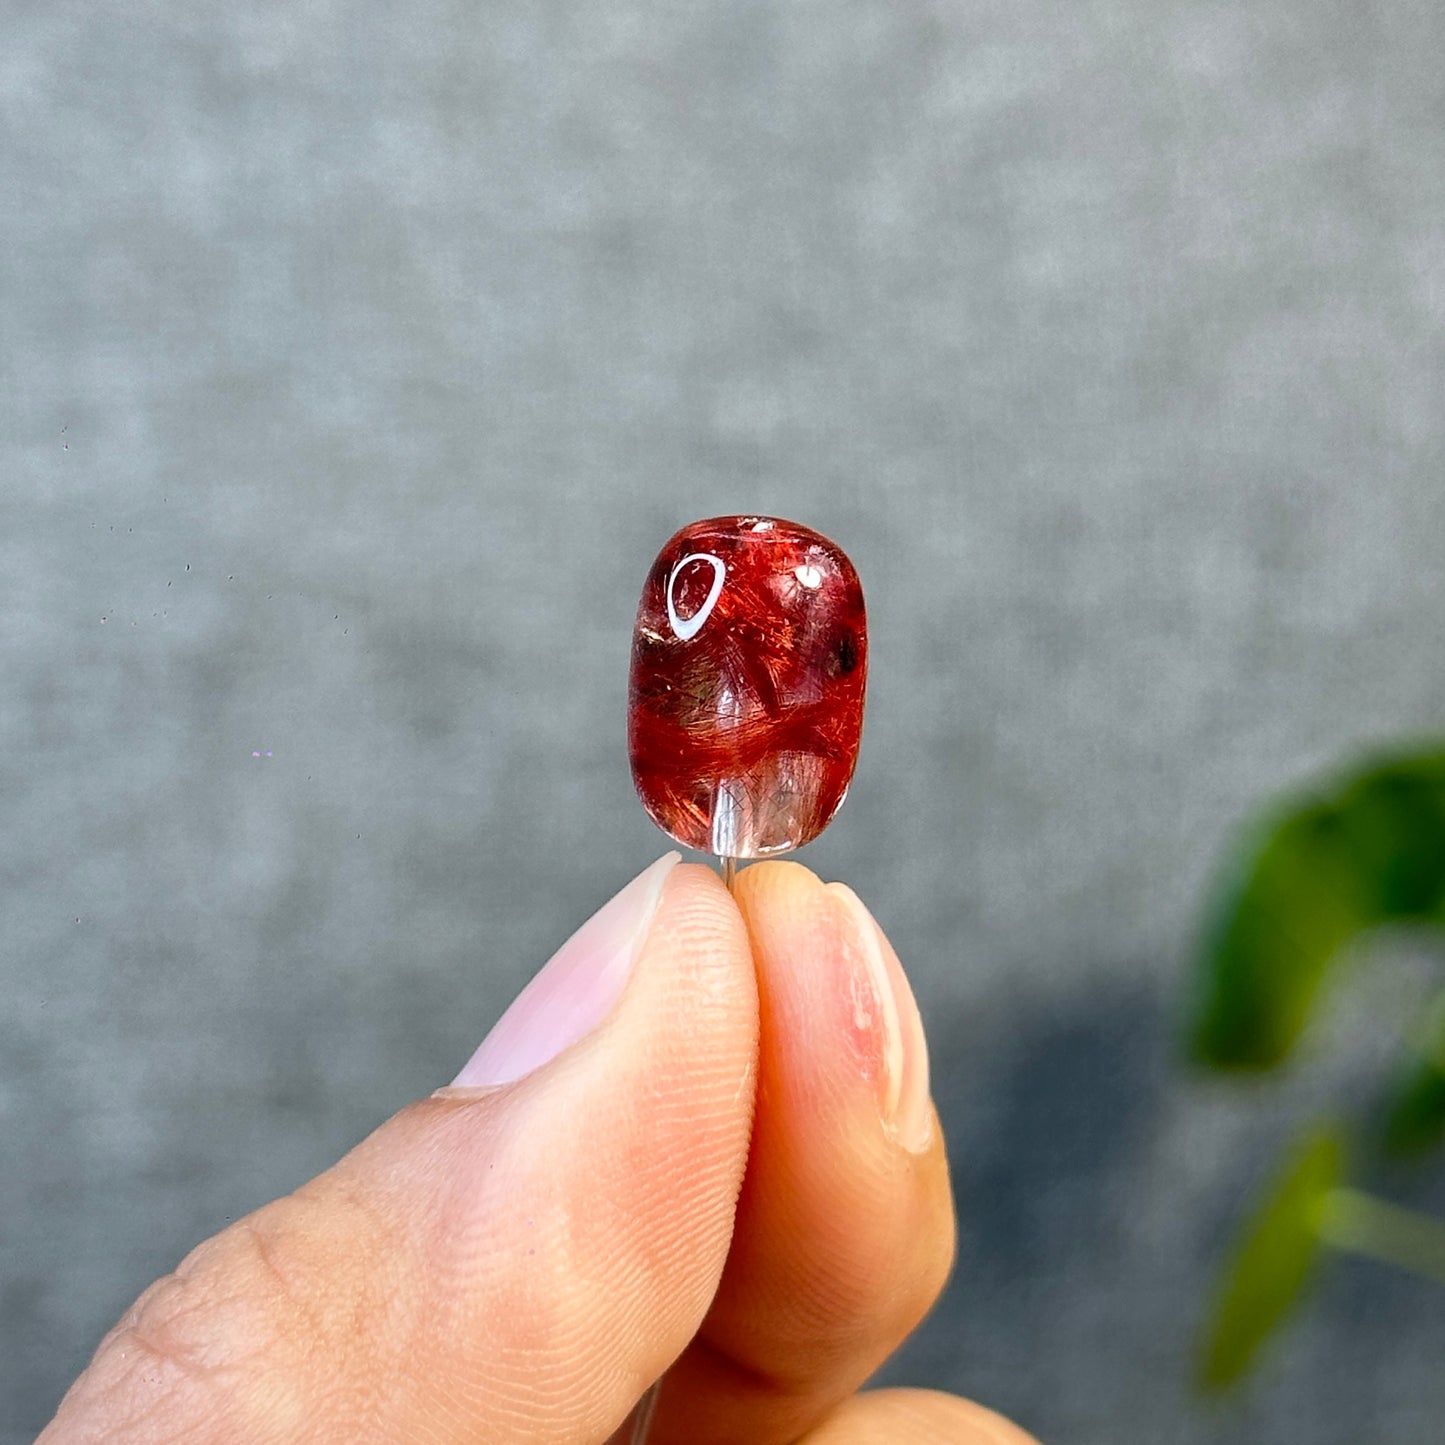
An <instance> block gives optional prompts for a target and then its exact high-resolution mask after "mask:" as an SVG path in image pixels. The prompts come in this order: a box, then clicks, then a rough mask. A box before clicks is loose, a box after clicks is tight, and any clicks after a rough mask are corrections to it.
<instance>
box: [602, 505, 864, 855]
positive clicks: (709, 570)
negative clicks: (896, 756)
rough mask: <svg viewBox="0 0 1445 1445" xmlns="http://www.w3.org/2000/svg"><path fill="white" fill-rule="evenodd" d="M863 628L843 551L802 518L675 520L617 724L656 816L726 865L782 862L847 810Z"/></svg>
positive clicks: (646, 590)
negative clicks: (770, 857)
mask: <svg viewBox="0 0 1445 1445" xmlns="http://www.w3.org/2000/svg"><path fill="white" fill-rule="evenodd" d="M867 672H868V632H867V621H866V617H865V614H864V609H863V589H862V587H861V586H860V585H859V582H858V574H857V573H856V572H855V571H854V570H853V564H852V563H851V562H850V561H849V560H848V558H847V557H846V556H845V555H844V553H843V550H842V549H841V548H840V547H838V546H837V545H836V544H835V543H833V542H830V541H829V540H828V539H827V538H826V537H823V536H820V535H819V534H818V533H817V532H814V531H812V530H810V529H809V528H807V527H800V526H799V525H798V524H797V523H796V522H783V521H779V520H778V519H777V518H775V517H716V518H713V519H712V520H710V521H706V522H694V523H693V524H692V525H691V526H690V527H684V528H683V529H682V531H680V532H679V533H678V534H677V535H676V536H675V537H674V538H673V539H672V540H671V541H670V542H669V543H668V544H667V546H665V547H664V548H663V549H662V551H661V553H660V554H659V556H658V558H657V561H656V562H654V563H653V565H652V571H651V572H650V573H649V574H648V577H647V583H646V585H645V586H644V587H643V589H642V602H641V605H640V606H639V607H638V609H637V627H636V630H635V631H634V633H633V637H632V686H631V696H630V700H629V706H628V715H627V740H628V750H629V752H630V754H631V757H632V780H633V782H634V783H635V784H636V785H637V793H638V796H639V797H640V798H641V799H642V805H643V807H644V808H646V809H647V811H648V813H649V814H650V815H651V817H652V820H653V822H655V823H656V824H657V825H658V827H659V828H661V829H662V830H663V831H664V832H665V833H668V834H670V835H671V836H672V837H673V838H675V839H676V840H677V841H678V842H679V843H681V844H683V845H684V846H685V847H688V848H697V849H699V850H701V851H703V852H708V853H716V854H718V855H719V856H720V857H724V858H757V857H761V856H763V855H765V854H768V853H783V852H786V851H787V850H788V849H789V848H796V847H798V846H799V845H800V844H802V843H806V842H808V841H809V840H810V839H812V838H816V837H817V836H818V834H819V833H821V832H822V831H823V829H824V828H826V827H827V826H828V822H829V820H830V819H831V818H832V817H833V814H834V813H836V812H837V811H838V809H839V808H840V807H841V806H842V803H843V798H844V796H845V794H846V793H847V791H848V780H849V779H850V778H851V777H852V776H853V765H854V764H855V762H856V761H857V759H858V740H859V737H860V735H861V733H862V729H863V688H864V682H865V680H866V677H867Z"/></svg>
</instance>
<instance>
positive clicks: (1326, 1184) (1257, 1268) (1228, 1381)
mask: <svg viewBox="0 0 1445 1445" xmlns="http://www.w3.org/2000/svg"><path fill="white" fill-rule="evenodd" d="M1344 1158H1345V1147H1344V1139H1343V1137H1342V1136H1341V1134H1340V1132H1339V1130H1338V1129H1337V1128H1335V1127H1333V1126H1318V1127H1316V1128H1314V1129H1312V1130H1311V1131H1310V1132H1309V1133H1308V1134H1306V1135H1305V1136H1304V1138H1303V1139H1301V1140H1300V1142H1299V1143H1298V1144H1297V1145H1296V1147H1295V1149H1294V1150H1293V1151H1292V1152H1291V1154H1290V1155H1289V1158H1288V1159H1287V1160H1286V1162H1285V1164H1284V1167H1283V1168H1282V1169H1281V1170H1280V1172H1279V1173H1278V1174H1277V1175H1276V1176H1275V1178H1274V1180H1273V1182H1272V1184H1271V1187H1270V1188H1269V1190H1268V1193H1267V1194H1266V1196H1265V1198H1264V1202H1263V1203H1262V1204H1261V1205H1260V1207H1259V1208H1258V1209H1256V1210H1255V1212H1254V1213H1253V1214H1252V1215H1251V1216H1250V1217H1249V1219H1247V1220H1246V1221H1245V1224H1244V1226H1243V1228H1242V1229H1241V1230H1240V1232H1239V1234H1238V1236H1237V1237H1236V1240H1235V1244H1234V1249H1233V1253H1232V1257H1231V1260H1230V1263H1229V1267H1228V1268H1227V1269H1226V1271H1225V1273H1224V1275H1223V1277H1222V1278H1221V1280H1220V1285H1219V1290H1218V1295H1217V1298H1216V1300H1215V1306H1214V1311H1213V1314H1212V1316H1211V1317H1210V1319H1209V1320H1208V1321H1207V1322H1206V1327H1205V1330H1204V1332H1203V1335H1202V1348H1201V1351H1200V1357H1199V1376H1198V1378H1199V1384H1200V1386H1201V1388H1203V1389H1205V1390H1222V1389H1224V1388H1226V1387H1227V1386H1229V1385H1232V1384H1234V1383H1235V1382H1236V1381H1237V1380H1238V1379H1239V1378H1240V1377H1241V1376H1242V1375H1243V1374H1244V1373H1245V1372H1246V1371H1247V1370H1248V1369H1249V1367H1250V1365H1251V1364H1252V1363H1253V1361H1254V1358H1255V1355H1256V1354H1257V1353H1258V1351H1259V1348H1260V1346H1261V1345H1263V1344H1264V1342H1265V1341H1266V1340H1267V1339H1268V1338H1269V1336H1270V1335H1271V1334H1272V1333H1273V1332H1274V1330H1275V1329H1276V1327H1277V1326H1278V1325H1279V1324H1280V1323H1281V1322H1282V1321H1283V1320H1284V1318H1285V1317H1286V1316H1287V1315H1288V1314H1289V1312H1290V1310H1291V1309H1293V1307H1294V1306H1295V1304H1296V1303H1297V1302H1298V1301H1299V1299H1300V1297H1301V1295H1302V1294H1303V1293H1304V1290H1305V1287H1306V1286H1307V1285H1308V1283H1309V1279H1310V1275H1311V1274H1312V1272H1313V1266H1314V1264H1315V1259H1316V1256H1317V1255H1318V1253H1319V1249H1320V1238H1319V1226H1320V1221H1321V1219H1322V1217H1323V1215H1324V1212H1325V1208H1326V1201H1327V1199H1328V1197H1329V1194H1330V1191H1331V1190H1333V1189H1334V1188H1335V1187H1336V1186H1337V1185H1338V1184H1339V1182H1340V1179H1341V1175H1342V1171H1343V1168H1344Z"/></svg>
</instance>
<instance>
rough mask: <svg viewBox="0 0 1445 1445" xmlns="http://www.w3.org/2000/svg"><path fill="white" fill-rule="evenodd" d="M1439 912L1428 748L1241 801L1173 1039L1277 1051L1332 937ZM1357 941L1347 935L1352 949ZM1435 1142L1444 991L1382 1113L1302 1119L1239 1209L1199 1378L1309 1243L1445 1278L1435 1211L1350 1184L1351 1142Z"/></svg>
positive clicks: (1285, 1280) (1277, 1318)
mask: <svg viewBox="0 0 1445 1445" xmlns="http://www.w3.org/2000/svg"><path fill="white" fill-rule="evenodd" d="M1398 923H1405V924H1412V925H1417V926H1423V927H1425V928H1428V929H1445V751H1442V750H1441V749H1440V748H1439V747H1438V746H1436V747H1431V748H1422V749H1419V750H1415V751H1411V752H1401V753H1397V754H1395V755H1393V756H1390V757H1385V758H1376V759H1373V760H1371V761H1369V762H1367V763H1365V764H1364V765H1362V766H1359V767H1356V768H1354V769H1351V770H1350V771H1348V772H1347V773H1345V774H1344V775H1343V776H1341V777H1339V778H1336V779H1335V780H1334V781H1333V782H1331V783H1329V784H1327V785H1326V786H1325V787H1323V788H1321V789H1319V790H1317V791H1314V792H1311V793H1309V794H1303V795H1295V796H1292V797H1290V798H1287V799H1285V800H1284V801H1283V802H1282V803H1280V804H1278V805H1276V806H1273V807H1270V808H1269V809H1268V810H1266V811H1265V812H1264V813H1263V814H1261V816H1260V817H1259V818H1258V819H1256V820H1255V821H1254V822H1253V823H1252V824H1251V825H1250V827H1249V828H1248V829H1247V830H1246V833H1245V835H1244V837H1243V839H1242V841H1241V844H1240V846H1239V847H1238V848H1237V849H1236V850H1234V852H1233V853H1232V854H1231V859H1230V863H1229V866H1228V867H1227V869H1226V870H1225V872H1224V874H1223V875H1222V877H1221V879H1220V881H1219V883H1218V885H1217V887H1216V890H1215V893H1214V896H1213V898H1212V900H1211V904H1210V907H1209V910H1208V913H1207V916H1206V926H1205V931H1204V944H1203V947H1202V949H1201V950H1200V953H1199V956H1198V959H1197V965H1196V969H1195V974H1194V984H1195V989H1194V994H1193V998H1192V1001H1191V1006H1190V1012H1189V1019H1188V1040H1189V1046H1190V1050H1191V1052H1192V1054H1193V1055H1194V1057H1195V1058H1196V1059H1197V1060H1198V1061H1199V1062H1201V1063H1202V1064H1204V1065H1206V1066H1207V1067H1210V1068H1214V1069H1219V1070H1230V1071H1241V1070H1250V1071H1255V1072H1260V1071H1265V1070H1271V1069H1275V1068H1277V1067H1278V1066H1280V1065H1281V1064H1282V1063H1284V1062H1285V1061H1286V1059H1287V1058H1288V1057H1289V1055H1290V1053H1291V1051H1292V1050H1293V1048H1294V1046H1295V1044H1296V1042H1297V1041H1298V1039H1299V1036H1300V1033H1301V1031H1302V1030H1303V1028H1304V1026H1305V1024H1306V1023H1307V1022H1308V1020H1309V1019H1310V1017H1311V1015H1312V1014H1313V1012H1314V1011H1315V1010H1316V1009H1317V1008H1318V1006H1319V1003H1320V1000H1321V997H1322V995H1323V992H1324V990H1325V987H1326V985H1327V984H1328V983H1329V981H1330V980H1331V978H1332V977H1333V975H1334V974H1335V972H1336V971H1337V968H1338V964H1339V961H1340V959H1341V958H1342V957H1343V956H1344V954H1345V953H1346V950H1345V949H1344V948H1343V945H1344V944H1345V943H1347V942H1348V941H1349V940H1351V939H1352V938H1354V937H1355V936H1356V935H1358V934H1361V933H1363V932H1365V931H1366V930H1369V929H1372V928H1375V927H1378V926H1379V925H1382V924H1398ZM1351 952H1356V951H1351ZM1442 1143H1445V992H1442V993H1441V995H1440V996H1439V998H1437V999H1436V1001H1435V1003H1434V1005H1433V1006H1432V1008H1431V1009H1430V1010H1429V1012H1428V1017H1427V1019H1426V1021H1425V1026H1424V1027H1423V1028H1422V1029H1421V1030H1420V1034H1419V1038H1418V1041H1417V1043H1416V1045H1415V1047H1414V1049H1413V1052H1412V1055H1411V1057H1410V1058H1409V1059H1408V1060H1407V1061H1406V1062H1405V1064H1404V1066H1403V1067H1402V1068H1401V1069H1400V1071H1399V1073H1398V1076H1397V1077H1396V1078H1395V1079H1394V1081H1393V1082H1392V1084H1391V1085H1390V1087H1389V1090H1388V1102H1387V1105H1386V1107H1385V1109H1384V1111H1383V1114H1382V1117H1380V1118H1379V1119H1374V1120H1365V1121H1363V1122H1362V1123H1358V1124H1356V1125H1355V1126H1353V1127H1352V1128H1350V1127H1347V1126H1345V1125H1343V1124H1341V1123H1339V1122H1336V1121H1316V1122H1313V1123H1311V1124H1310V1125H1309V1126H1308V1127H1307V1128H1306V1129H1304V1130H1303V1131H1302V1133H1301V1135H1300V1138H1299V1139H1298V1141H1297V1142H1296V1144H1295V1145H1294V1147H1293V1148H1292V1149H1291V1150H1290V1151H1289V1152H1288V1154H1287V1157H1286V1158H1285V1159H1284V1161H1283V1162H1282V1163H1281V1165H1280V1166H1279V1167H1278V1168H1277V1169H1276V1171H1275V1173H1274V1177H1273V1178H1272V1179H1271V1180H1270V1181H1269V1183H1268V1185H1267V1186H1266V1188H1265V1189H1264V1191H1263V1192H1262V1194H1261V1197H1260V1200H1259V1201H1258V1202H1257V1203H1256V1204H1255V1206H1254V1207H1253V1209H1252V1210H1251V1211H1250V1212H1249V1214H1248V1215H1247V1217H1246V1219H1245V1220H1244V1222H1243V1224H1242V1225H1241V1227H1240V1229H1239V1231H1238V1234H1237V1237H1236V1241H1235V1245H1234V1248H1233V1251H1232V1254H1231V1258H1230V1260H1229V1262H1228V1264H1227V1265H1226V1267H1225V1270H1224V1272H1223V1274H1222V1276H1221V1278H1220V1281H1219V1286H1218V1289H1217V1291H1216V1297H1215V1301H1214V1306H1213V1309H1212V1311H1211V1313H1210V1315H1209V1317H1208V1319H1207V1320H1206V1322H1205V1327H1204V1331H1203V1336H1202V1340H1201V1350H1200V1361H1199V1379H1200V1383H1201V1385H1202V1386H1203V1387H1204V1388H1206V1389H1211V1390H1214V1389H1222V1388H1224V1387H1226V1386H1229V1385H1231V1384H1233V1383H1235V1382H1236V1381H1238V1380H1239V1379H1240V1378H1241V1377H1242V1376H1244V1375H1245V1374H1246V1373H1247V1372H1248V1371H1249V1370H1250V1368H1251V1367H1252V1366H1253V1365H1254V1363H1255V1362H1256V1359H1257V1356H1258V1351H1259V1349H1260V1347H1261V1346H1262V1345H1263V1344H1264V1342H1265V1341H1266V1340H1267V1339H1268V1338H1269V1337H1270V1336H1271V1335H1272V1334H1273V1332H1274V1331H1275V1330H1276V1329H1277V1328H1278V1326H1279V1325H1280V1324H1281V1323H1282V1322H1283V1321H1284V1320H1285V1319H1287V1318H1288V1316H1289V1315H1290V1313H1291V1312H1292V1311H1293V1310H1294V1309H1295V1307H1296V1306H1297V1305H1298V1303H1299V1301H1300V1300H1301V1298H1302V1297H1303V1295H1304V1293H1305V1291H1306V1290H1307V1288H1308V1286H1309V1283H1310V1281H1311V1279H1312V1278H1313V1276H1314V1274H1315V1273H1316V1271H1317V1269H1318V1267H1319V1265H1320V1263H1321V1260H1322V1257H1323V1255H1324V1253H1325V1252H1326V1251H1330V1250H1334V1251H1347V1252H1350V1253H1355V1254H1363V1255H1369V1256H1371V1257H1373V1258H1376V1259H1379V1260H1382V1261H1385V1262H1387V1263H1390V1264H1393V1265H1397V1266H1400V1267H1402V1268H1406V1269H1410V1270H1413V1271H1415V1272H1416V1273H1419V1274H1422V1275H1425V1276H1428V1277H1432V1278H1435V1279H1438V1280H1440V1281H1441V1282H1442V1283H1445V1221H1441V1220H1437V1219H1434V1218H1431V1217H1430V1216H1427V1215H1421V1214H1418V1213H1416V1212H1414V1211H1411V1210H1407V1209H1403V1208H1401V1207H1399V1206H1398V1205H1395V1204H1391V1203H1388V1202H1386V1201H1385V1200H1383V1199H1378V1198H1376V1197H1374V1196H1373V1195H1370V1194H1368V1193H1365V1192H1364V1191H1362V1190H1360V1189H1358V1188H1355V1187H1353V1186H1352V1185H1351V1184H1350V1183H1349V1179H1350V1175H1351V1171H1352V1169H1354V1168H1357V1167H1358V1166H1357V1164H1356V1163H1355V1162H1354V1161H1355V1160H1356V1158H1357V1157H1358V1156H1359V1155H1360V1154H1361V1153H1362V1152H1364V1151H1365V1150H1366V1149H1367V1148H1368V1147H1372V1146H1375V1147H1379V1148H1382V1149H1385V1150H1389V1151H1393V1152H1396V1153H1413V1154H1417V1155H1423V1154H1426V1153H1428V1152H1430V1151H1433V1150H1436V1149H1438V1148H1439V1147H1440V1146H1441V1144H1442Z"/></svg>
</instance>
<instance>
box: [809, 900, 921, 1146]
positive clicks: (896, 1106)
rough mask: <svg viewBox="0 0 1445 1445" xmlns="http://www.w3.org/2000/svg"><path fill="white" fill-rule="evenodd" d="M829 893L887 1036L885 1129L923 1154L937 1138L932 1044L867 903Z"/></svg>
mask: <svg viewBox="0 0 1445 1445" xmlns="http://www.w3.org/2000/svg"><path fill="white" fill-rule="evenodd" d="M828 891H829V892H830V893H832V894H833V895H834V896H835V897H836V898H837V900H838V902H839V903H840V904H841V905H842V910H843V917H844V919H845V920H846V924H847V927H848V929H849V932H850V933H851V935H852V937H853V940H854V942H855V943H856V944H857V947H858V952H859V955H860V956H861V957H862V960H863V962H864V964H865V966H866V967H867V970H868V974H869V977H870V978H871V980H872V983H873V988H874V991H875V993H876V994H877V997H878V1003H879V1009H880V1013H881V1015H882V1019H883V1031H884V1034H885V1040H884V1045H883V1075H882V1081H881V1082H882V1098H881V1100H880V1106H881V1113H882V1116H883V1127H884V1128H885V1129H886V1130H887V1132H888V1133H889V1134H890V1135H891V1136H892V1137H893V1138H894V1139H896V1140H897V1141H898V1143H899V1144H900V1145H902V1147H903V1148H905V1149H907V1150H909V1151H910V1152H911V1153H914V1154H921V1153H922V1152H923V1151H924V1150H925V1149H926V1148H927V1147H928V1145H929V1144H930V1142H931V1141H932V1139H933V1101H932V1098H931V1096H930V1094H929V1092H928V1042H927V1040H926V1039H925V1038H924V1036H923V1020H922V1018H920V1017H919V1013H918V1004H917V1002H916V1001H915V1000H914V997H913V990H912V989H911V988H910V987H909V986H908V977H907V975H906V974H905V973H904V972H903V965H902V964H900V963H899V962H898V956H897V955H896V954H895V953H894V952H893V946H892V945H891V944H890V943H889V942H888V940H887V939H886V938H885V937H884V936H883V930H882V929H881V928H879V927H878V925H877V924H876V923H875V922H874V921H873V915H872V914H871V913H869V911H868V910H867V909H866V908H865V907H864V906H863V900H862V899H861V898H859V897H858V895H857V894H856V893H854V891H853V890H852V889H851V888H849V887H848V885H847V884H846V883H830V884H828Z"/></svg>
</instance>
